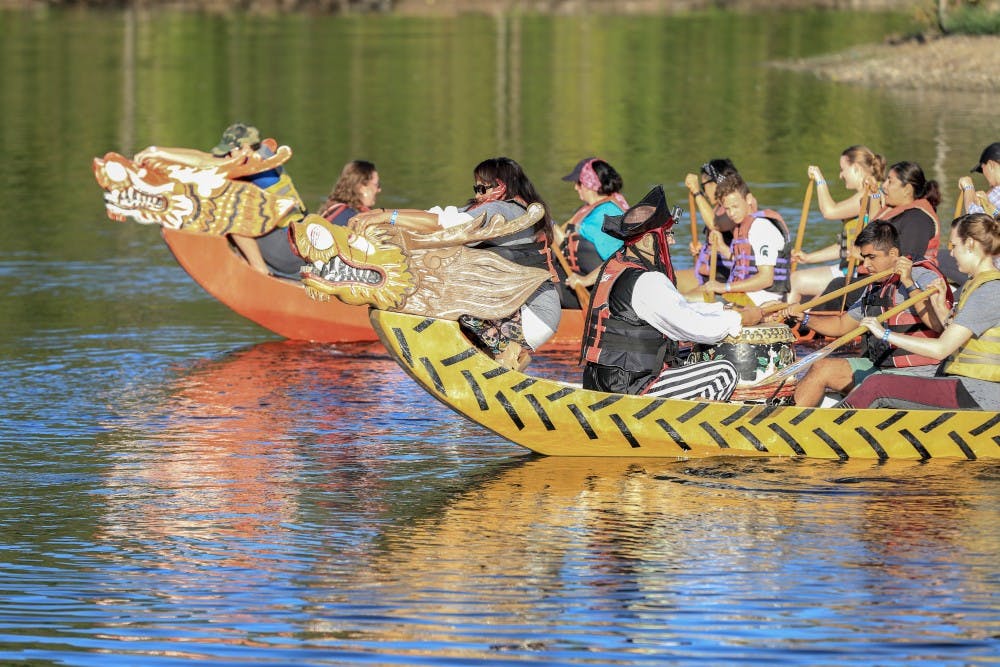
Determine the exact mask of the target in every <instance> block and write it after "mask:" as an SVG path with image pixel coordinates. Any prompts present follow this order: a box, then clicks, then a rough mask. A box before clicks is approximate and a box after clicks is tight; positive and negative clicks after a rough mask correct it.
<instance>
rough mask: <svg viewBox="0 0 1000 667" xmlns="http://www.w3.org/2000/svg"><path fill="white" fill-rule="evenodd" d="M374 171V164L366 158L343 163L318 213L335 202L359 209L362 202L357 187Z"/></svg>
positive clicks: (367, 179)
mask: <svg viewBox="0 0 1000 667" xmlns="http://www.w3.org/2000/svg"><path fill="white" fill-rule="evenodd" d="M374 173H375V164H374V163H372V162H368V161H367V160H352V161H350V162H348V163H347V164H345V165H344V168H343V169H341V171H340V176H339V177H338V178H337V182H336V183H334V184H333V189H332V190H330V194H329V195H328V196H327V198H326V201H325V202H324V203H323V205H322V206H321V207H320V209H319V210H320V211H321V213H320V215H323V213H325V212H326V211H327V210H328V209H329V208H330V207H331V206H333V205H335V204H347V205H348V206H350V207H351V208H353V209H360V208H361V206H362V204H361V195H360V194H359V193H358V188H359V187H360V186H362V185H364V184H365V183H367V182H368V181H370V180H371V179H372V174H374Z"/></svg>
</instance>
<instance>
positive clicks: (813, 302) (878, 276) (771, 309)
mask: <svg viewBox="0 0 1000 667" xmlns="http://www.w3.org/2000/svg"><path fill="white" fill-rule="evenodd" d="M895 270H896V269H886V270H885V271H879V272H878V273H873V274H871V275H870V276H866V277H865V278H862V279H861V280H858V281H856V282H853V283H851V284H850V285H844V286H843V287H841V288H840V289H836V290H834V291H832V292H830V293H829V294H821V295H820V296H818V297H816V298H814V299H810V300H809V301H806V302H805V303H800V304H798V307H797V310H800V311H802V312H803V313H804V312H805V311H807V310H809V309H810V308H815V307H816V306H818V305H820V304H824V303H826V302H827V301H833V300H834V299H836V298H837V297H838V296H843V295H844V294H845V293H846V292H850V291H851V290H856V289H858V288H859V287H865V286H866V285H870V284H872V283H874V282H878V281H879V280H882V279H883V278H888V277H889V276H891V275H892V274H893V272H894V271H895ZM792 305H794V304H791V305H790V304H787V303H772V304H770V305H767V306H764V307H763V308H761V309H760V311H761V312H762V313H763V314H764V315H770V314H771V313H776V312H778V311H779V310H783V309H785V308H791V306H792Z"/></svg>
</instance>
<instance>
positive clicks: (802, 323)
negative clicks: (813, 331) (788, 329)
mask: <svg viewBox="0 0 1000 667" xmlns="http://www.w3.org/2000/svg"><path fill="white" fill-rule="evenodd" d="M807 324H809V313H806V314H805V315H803V316H802V320H801V321H799V326H803V327H804V326H806V325H807Z"/></svg>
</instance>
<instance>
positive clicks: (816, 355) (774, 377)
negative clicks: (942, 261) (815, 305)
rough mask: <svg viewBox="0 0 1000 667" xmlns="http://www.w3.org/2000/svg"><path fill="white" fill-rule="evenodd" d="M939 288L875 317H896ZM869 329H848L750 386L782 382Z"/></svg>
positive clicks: (881, 318) (912, 296)
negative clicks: (819, 347)
mask: <svg viewBox="0 0 1000 667" xmlns="http://www.w3.org/2000/svg"><path fill="white" fill-rule="evenodd" d="M938 290H939V286H938V285H931V286H930V287H928V288H927V289H925V290H921V291H919V292H914V293H913V294H912V295H911V296H910V298H909V299H906V300H905V301H903V302H902V303H900V304H899V305H897V306H893V307H892V308H890V309H889V310H887V311H885V312H884V313H882V314H881V315H879V316H878V317H876V318H875V319H876V320H878V321H879V322H884V321H886V320H887V319H889V318H890V317H894V316H895V315H898V314H899V313H901V312H903V311H904V310H906V309H907V308H910V307H911V306H913V305H914V304H916V303H919V302H921V301H923V300H924V299H926V298H927V297H929V296H930V295H931V294H934V293H935V292H937V291H938ZM867 330H868V327H866V326H864V325H863V324H859V325H858V326H856V327H854V328H853V329H851V330H850V331H848V332H847V333H845V334H844V335H843V336H841V337H840V338H838V339H836V340H835V341H833V342H831V343H829V344H827V345H825V346H823V347H822V348H821V349H819V350H816V351H815V352H813V353H811V354H809V355H806V356H805V357H802V358H801V359H799V360H798V361H796V362H795V363H793V364H790V365H788V366H785V367H784V368H782V369H781V370H780V371H778V372H777V373H773V374H771V375H768V376H767V377H765V378H761V379H760V380H758V381H757V382H754V383H753V384H751V385H750V386H751V387H759V386H761V385H765V384H774V383H775V382H781V381H782V380H785V379H787V378H790V377H792V376H793V375H795V374H796V373H798V372H799V371H801V370H802V369H803V368H805V367H807V366H809V365H811V364H812V363H814V362H816V361H819V360H820V359H822V358H824V357H828V356H830V353H832V352H834V351H835V350H837V349H839V348H841V347H843V346H844V345H845V344H846V343H849V342H850V341H852V340H854V339H855V338H857V337H858V336H860V335H861V334H863V333H864V332H865V331H867Z"/></svg>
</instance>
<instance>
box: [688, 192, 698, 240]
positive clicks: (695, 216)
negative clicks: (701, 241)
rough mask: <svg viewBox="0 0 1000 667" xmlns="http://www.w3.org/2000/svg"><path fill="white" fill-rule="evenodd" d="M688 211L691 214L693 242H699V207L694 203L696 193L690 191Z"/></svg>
mask: <svg viewBox="0 0 1000 667" xmlns="http://www.w3.org/2000/svg"><path fill="white" fill-rule="evenodd" d="M688 211H690V213H691V241H692V243H693V242H695V241H697V240H698V207H697V206H696V205H695V202H694V193H693V192H691V191H690V190H688Z"/></svg>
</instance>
